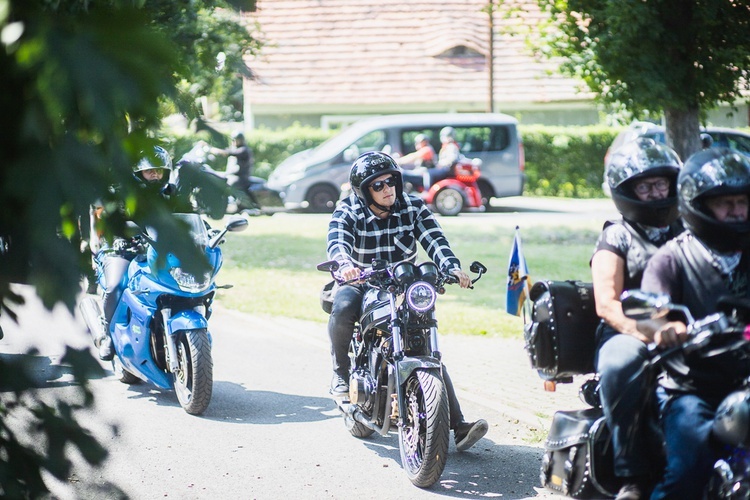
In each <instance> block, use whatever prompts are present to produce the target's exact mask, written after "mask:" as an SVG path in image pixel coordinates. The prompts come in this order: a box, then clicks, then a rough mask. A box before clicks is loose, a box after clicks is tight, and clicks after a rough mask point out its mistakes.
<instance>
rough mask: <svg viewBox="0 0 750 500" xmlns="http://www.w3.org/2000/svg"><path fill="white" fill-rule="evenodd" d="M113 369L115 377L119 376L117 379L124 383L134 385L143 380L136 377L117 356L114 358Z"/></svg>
mask: <svg viewBox="0 0 750 500" xmlns="http://www.w3.org/2000/svg"><path fill="white" fill-rule="evenodd" d="M112 371H113V372H114V374H115V377H117V380H119V381H120V382H122V383H123V384H129V385H132V384H137V383H138V382H140V381H141V379H140V378H138V377H136V376H135V375H133V374H132V373H130V372H129V371H127V370H126V369H125V367H124V366H122V363H121V362H120V360H119V358H118V357H117V356H115V357H114V359H113V360H112Z"/></svg>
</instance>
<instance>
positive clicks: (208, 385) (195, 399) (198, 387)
mask: <svg viewBox="0 0 750 500" xmlns="http://www.w3.org/2000/svg"><path fill="white" fill-rule="evenodd" d="M177 363H178V365H179V367H178V369H177V371H176V372H175V373H173V374H172V379H173V381H174V390H175V393H176V394H177V399H178V401H179V402H180V406H182V408H183V409H184V410H185V411H186V412H188V413H189V414H191V415H200V414H201V413H203V412H204V411H206V408H208V403H210V402H211V393H212V392H213V386H214V374H213V368H214V366H213V360H212V358H211V343H210V342H209V340H208V332H207V331H206V330H205V329H201V330H188V331H185V332H182V333H181V334H180V335H179V336H178V338H177Z"/></svg>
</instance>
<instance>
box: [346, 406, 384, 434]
mask: <svg viewBox="0 0 750 500" xmlns="http://www.w3.org/2000/svg"><path fill="white" fill-rule="evenodd" d="M339 409H340V410H341V412H342V413H343V414H344V415H346V416H347V417H348V418H351V419H353V420H356V421H357V422H359V423H360V424H362V425H364V426H365V427H367V428H369V429H372V430H373V431H375V432H377V433H378V434H381V435H383V436H385V435H386V434H387V433H388V432H387V431H386V433H385V434H383V432H382V429H381V428H380V427H378V426H377V425H375V424H374V423H372V422H371V421H370V420H369V419H368V418H367V417H366V416H365V415H364V414H363V413H362V410H360V409H359V407H357V405H352V404H348V405H341V406H340V407H339Z"/></svg>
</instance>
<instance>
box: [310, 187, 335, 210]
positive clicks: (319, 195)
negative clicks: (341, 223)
mask: <svg viewBox="0 0 750 500" xmlns="http://www.w3.org/2000/svg"><path fill="white" fill-rule="evenodd" d="M338 199H339V193H338V191H336V189H335V188H333V187H331V186H324V185H318V186H313V187H311V188H310V190H309V191H308V192H307V197H306V201H307V211H308V212H314V213H316V214H323V213H331V212H333V207H335V206H336V202H337V201H338Z"/></svg>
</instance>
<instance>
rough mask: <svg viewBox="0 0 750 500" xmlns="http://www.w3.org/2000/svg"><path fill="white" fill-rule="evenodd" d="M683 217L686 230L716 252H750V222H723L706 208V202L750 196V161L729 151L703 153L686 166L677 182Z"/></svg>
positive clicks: (697, 154) (693, 157)
mask: <svg viewBox="0 0 750 500" xmlns="http://www.w3.org/2000/svg"><path fill="white" fill-rule="evenodd" d="M677 194H678V197H679V206H680V214H681V215H682V218H683V219H684V221H685V226H687V228H688V229H690V230H691V231H692V232H693V234H695V235H696V236H697V237H698V238H700V239H701V241H703V242H704V243H705V244H706V245H707V246H709V247H711V248H712V249H714V250H716V251H717V252H722V253H723V252H732V251H738V250H746V249H750V222H720V221H718V220H716V218H714V217H713V215H712V214H710V212H708V209H707V208H706V206H705V203H704V202H705V200H706V198H710V197H712V196H719V195H725V194H748V195H750V159H748V158H747V157H746V156H745V155H743V154H742V153H739V152H737V151H735V150H733V149H729V148H711V149H704V150H703V151H699V152H697V153H695V154H694V155H692V156H691V157H690V158H688V160H687V161H686V162H685V166H684V167H683V169H682V171H681V172H680V177H679V179H678V180H677Z"/></svg>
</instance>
